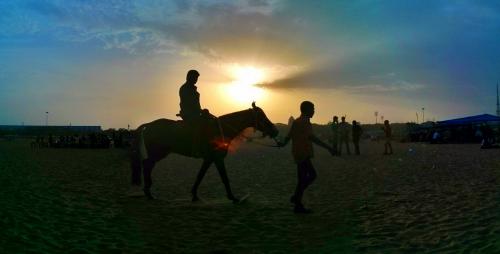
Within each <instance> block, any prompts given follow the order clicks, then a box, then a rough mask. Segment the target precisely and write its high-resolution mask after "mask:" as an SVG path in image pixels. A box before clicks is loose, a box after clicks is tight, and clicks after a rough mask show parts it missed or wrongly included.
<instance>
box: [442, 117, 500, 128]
mask: <svg viewBox="0 0 500 254" xmlns="http://www.w3.org/2000/svg"><path fill="white" fill-rule="evenodd" d="M490 122H497V123H500V117H498V116H494V115H490V114H482V115H476V116H468V117H463V118H456V119H450V120H445V121H439V122H437V123H438V125H440V126H447V125H469V124H480V123H490Z"/></svg>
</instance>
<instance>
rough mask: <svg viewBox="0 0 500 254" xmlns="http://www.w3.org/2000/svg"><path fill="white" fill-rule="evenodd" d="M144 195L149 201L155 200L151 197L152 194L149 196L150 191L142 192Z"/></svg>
mask: <svg viewBox="0 0 500 254" xmlns="http://www.w3.org/2000/svg"><path fill="white" fill-rule="evenodd" d="M144 194H145V195H146V197H147V198H148V199H149V200H155V199H156V197H155V196H153V194H151V191H150V190H144Z"/></svg>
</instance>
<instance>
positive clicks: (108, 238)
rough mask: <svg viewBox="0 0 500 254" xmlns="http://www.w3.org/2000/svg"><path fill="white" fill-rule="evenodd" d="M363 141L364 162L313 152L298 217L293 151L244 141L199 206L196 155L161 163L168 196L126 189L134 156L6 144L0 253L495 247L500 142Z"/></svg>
mask: <svg viewBox="0 0 500 254" xmlns="http://www.w3.org/2000/svg"><path fill="white" fill-rule="evenodd" d="M393 145H394V149H395V154H394V155H392V156H384V155H382V152H383V151H382V149H383V143H376V142H369V141H366V142H363V143H362V144H361V153H362V155H361V156H354V155H351V156H342V157H331V156H330V155H329V154H327V153H326V152H325V151H322V150H321V149H319V148H317V147H316V150H315V151H316V156H315V158H314V160H313V163H314V165H315V167H316V170H317V172H318V178H317V181H316V182H315V183H314V184H313V185H312V186H311V187H310V188H309V189H308V190H306V194H305V197H304V201H305V204H306V206H307V207H309V208H311V209H313V211H314V213H312V214H309V215H296V214H294V213H292V207H291V205H290V204H289V202H288V199H289V197H290V195H291V194H292V192H293V190H294V188H295V183H296V175H295V174H296V172H295V165H294V163H293V160H292V157H291V155H290V147H286V148H285V149H277V148H268V147H261V146H258V145H256V144H252V143H245V144H242V145H241V147H240V148H239V149H238V150H237V151H236V152H234V153H233V154H230V155H229V156H228V158H227V159H226V165H227V168H228V174H229V178H230V180H231V184H232V188H233V191H234V193H235V195H237V196H239V197H241V196H244V195H246V194H249V195H250V196H249V198H248V199H247V200H246V201H245V202H244V203H241V204H237V205H234V204H232V203H231V202H229V201H227V200H226V199H225V191H224V187H223V184H222V183H221V180H220V178H219V176H218V174H217V171H216V170H215V168H211V169H210V170H209V172H208V173H207V175H206V177H205V179H204V181H203V183H202V184H201V186H200V189H199V196H200V198H202V199H203V200H204V201H203V202H198V203H192V202H191V201H190V198H191V196H190V189H191V186H192V184H193V182H194V180H195V177H196V174H197V171H198V169H199V166H200V164H201V161H200V160H195V159H190V158H186V157H181V156H178V155H172V156H170V157H168V158H167V159H165V160H163V161H162V162H161V163H159V164H158V165H157V166H156V168H155V169H154V171H153V181H154V183H153V191H154V193H155V194H156V195H157V196H158V197H159V199H158V200H147V199H146V198H145V197H129V196H126V195H125V194H126V192H127V190H128V189H129V182H130V169H129V161H128V157H127V156H128V155H127V152H126V151H125V150H119V149H108V150H79V149H38V150H32V149H30V147H29V143H28V142H26V141H22V140H15V141H0V172H1V174H0V183H1V186H2V191H1V192H0V228H1V229H0V252H1V253H290V252H291V253H498V252H500V242H498V239H500V213H499V211H500V195H499V194H500V192H499V191H500V188H499V181H500V180H499V179H500V178H499V173H500V156H499V155H500V150H480V149H479V146H478V145H428V144H422V143H403V144H401V143H394V144H393Z"/></svg>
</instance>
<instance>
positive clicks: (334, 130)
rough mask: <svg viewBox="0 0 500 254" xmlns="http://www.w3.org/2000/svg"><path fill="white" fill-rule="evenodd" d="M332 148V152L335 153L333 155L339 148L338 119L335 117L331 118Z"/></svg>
mask: <svg viewBox="0 0 500 254" xmlns="http://www.w3.org/2000/svg"><path fill="white" fill-rule="evenodd" d="M331 128H332V146H333V150H334V151H335V154H337V152H338V147H339V143H338V142H339V118H338V117H337V116H333V121H332V125H331Z"/></svg>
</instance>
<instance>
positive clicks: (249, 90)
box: [227, 66, 265, 104]
mask: <svg viewBox="0 0 500 254" xmlns="http://www.w3.org/2000/svg"><path fill="white" fill-rule="evenodd" d="M230 74H231V76H232V77H233V78H234V81H233V82H231V83H230V84H228V86H227V92H228V94H229V96H230V97H231V99H233V100H234V101H235V102H237V103H241V104H246V103H251V102H252V101H260V100H261V99H263V98H264V96H265V93H264V90H263V89H262V88H260V87H257V86H255V85H256V84H259V83H261V82H263V81H264V79H265V72H264V70H262V69H258V68H256V67H250V66H246V67H241V66H237V67H233V68H230Z"/></svg>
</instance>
